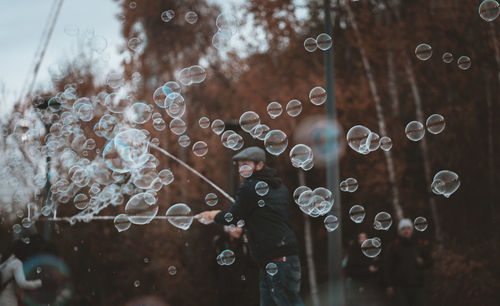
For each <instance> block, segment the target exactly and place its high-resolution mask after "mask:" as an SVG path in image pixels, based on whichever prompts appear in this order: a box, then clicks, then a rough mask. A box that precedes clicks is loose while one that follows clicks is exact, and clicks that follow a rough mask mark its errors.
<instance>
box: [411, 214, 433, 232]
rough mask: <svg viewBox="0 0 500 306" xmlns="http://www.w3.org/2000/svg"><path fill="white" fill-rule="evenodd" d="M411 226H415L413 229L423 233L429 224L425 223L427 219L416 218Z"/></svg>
mask: <svg viewBox="0 0 500 306" xmlns="http://www.w3.org/2000/svg"><path fill="white" fill-rule="evenodd" d="M413 225H414V226H415V229H416V230H417V231H419V232H423V231H425V230H426V229H427V226H428V225H429V223H428V222H427V219H426V218H424V217H416V218H415V220H414V221H413Z"/></svg>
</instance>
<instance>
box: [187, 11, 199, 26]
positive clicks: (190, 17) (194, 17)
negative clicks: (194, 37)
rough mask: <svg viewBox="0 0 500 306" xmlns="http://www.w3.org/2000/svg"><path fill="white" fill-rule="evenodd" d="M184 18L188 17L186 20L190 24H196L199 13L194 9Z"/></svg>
mask: <svg viewBox="0 0 500 306" xmlns="http://www.w3.org/2000/svg"><path fill="white" fill-rule="evenodd" d="M184 19H186V22H187V23H189V24H195V23H196V22H197V21H198V14H196V13H195V12H193V11H189V12H187V13H186V15H185V16H184Z"/></svg>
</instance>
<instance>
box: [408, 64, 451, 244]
mask: <svg viewBox="0 0 500 306" xmlns="http://www.w3.org/2000/svg"><path fill="white" fill-rule="evenodd" d="M405 71H406V75H407V77H408V81H409V83H410V86H411V91H412V94H413V101H414V102H415V113H416V116H417V120H418V121H420V122H422V123H423V124H425V119H424V114H423V112H422V99H421V96H420V92H419V90H418V85H417V80H416V79H415V73H414V71H413V65H412V63H411V60H410V58H409V57H408V56H407V55H406V54H405ZM420 149H421V150H422V156H423V158H424V171H425V181H426V184H427V188H428V189H427V193H428V196H429V205H430V207H431V213H432V219H433V223H434V227H435V229H436V230H435V232H434V233H435V236H436V241H437V242H438V246H439V247H442V243H443V237H442V232H441V223H440V221H439V215H438V212H437V208H436V202H435V200H434V197H433V196H432V193H431V192H430V186H431V176H432V173H431V164H430V161H429V153H428V152H429V150H428V147H427V140H426V138H425V137H424V138H422V140H420Z"/></svg>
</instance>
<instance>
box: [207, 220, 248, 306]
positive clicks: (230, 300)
mask: <svg viewBox="0 0 500 306" xmlns="http://www.w3.org/2000/svg"><path fill="white" fill-rule="evenodd" d="M213 243H214V249H215V256H214V257H217V255H219V254H221V253H222V252H223V251H224V250H231V251H233V252H234V254H235V258H236V260H235V261H234V263H232V264H231V265H230V266H226V265H219V264H218V263H216V262H214V270H215V276H216V279H217V285H218V287H219V288H220V291H221V292H223V293H224V294H221V295H220V300H219V303H218V305H221V306H224V305H234V302H235V301H237V300H239V299H240V298H241V297H242V296H245V302H246V304H247V305H255V304H258V300H257V299H258V294H256V293H257V292H256V291H257V290H258V288H257V286H253V284H256V280H257V279H258V278H257V272H258V271H257V270H256V268H255V264H254V263H253V262H252V260H251V258H250V254H249V250H248V240H247V237H246V235H245V234H244V231H243V228H242V227H239V226H233V225H231V226H227V225H224V231H223V232H222V233H221V234H219V235H217V236H215V238H214V241H213Z"/></svg>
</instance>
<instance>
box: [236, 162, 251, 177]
mask: <svg viewBox="0 0 500 306" xmlns="http://www.w3.org/2000/svg"><path fill="white" fill-rule="evenodd" d="M238 173H239V174H240V175H241V176H242V177H244V178H247V177H250V176H252V174H253V169H252V167H251V166H249V165H246V164H244V165H241V167H240V168H239V169H238Z"/></svg>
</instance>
